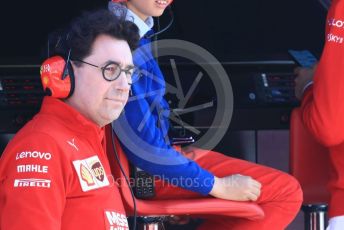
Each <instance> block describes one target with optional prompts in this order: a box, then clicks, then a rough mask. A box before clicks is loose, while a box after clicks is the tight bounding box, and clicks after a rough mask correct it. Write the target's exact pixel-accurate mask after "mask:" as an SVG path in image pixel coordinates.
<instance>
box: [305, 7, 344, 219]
mask: <svg viewBox="0 0 344 230" xmlns="http://www.w3.org/2000/svg"><path fill="white" fill-rule="evenodd" d="M325 36H326V37H325V39H326V42H325V47H324V50H323V53H322V57H321V59H320V61H319V64H318V66H317V69H316V72H315V76H314V86H313V87H312V88H310V89H309V90H307V91H306V93H305V96H304V98H303V100H302V106H301V107H302V110H303V120H304V123H305V124H306V126H307V128H308V129H309V130H310V131H311V132H312V134H313V135H314V136H315V137H316V138H317V139H318V140H319V141H320V142H321V143H322V144H323V145H325V146H327V147H328V148H329V149H330V158H331V162H332V166H333V167H332V168H331V169H330V170H331V181H330V183H329V189H330V191H331V201H330V210H329V216H330V217H334V216H340V215H344V205H343V204H344V1H342V0H334V1H333V2H332V6H331V8H330V10H329V12H328V16H327V23H326V34H325ZM315 170H316V169H315Z"/></svg>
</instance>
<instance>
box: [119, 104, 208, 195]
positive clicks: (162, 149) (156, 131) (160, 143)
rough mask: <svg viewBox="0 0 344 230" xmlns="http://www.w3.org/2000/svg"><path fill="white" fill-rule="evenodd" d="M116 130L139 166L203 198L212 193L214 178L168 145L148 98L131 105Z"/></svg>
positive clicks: (128, 152)
mask: <svg viewBox="0 0 344 230" xmlns="http://www.w3.org/2000/svg"><path fill="white" fill-rule="evenodd" d="M162 100H163V99H162ZM114 130H115V132H116V135H117V136H118V137H119V139H120V141H121V144H122V146H123V149H124V151H125V153H126V155H127V157H128V159H129V160H130V161H131V162H132V163H133V164H134V165H135V166H137V167H139V168H141V169H143V170H144V171H146V172H148V173H150V174H153V175H157V176H159V177H161V178H163V179H165V180H166V181H168V182H170V183H172V184H173V185H176V186H179V187H182V188H185V189H188V190H191V191H194V192H198V193H201V194H203V195H207V194H208V193H209V192H210V191H211V189H212V187H213V184H214V176H213V175H212V174H211V173H210V172H208V171H206V170H204V169H202V168H201V167H200V166H199V165H198V164H197V163H196V162H194V161H192V160H189V159H187V158H186V157H184V156H183V155H182V154H181V153H179V152H178V151H175V150H174V149H173V148H172V147H171V146H170V145H169V144H166V142H165V139H164V135H163V133H164V132H163V131H162V130H161V128H159V127H158V126H157V118H155V116H153V115H152V114H151V112H150V105H149V103H148V102H147V101H146V100H145V99H144V98H141V99H136V100H132V101H130V102H128V104H127V105H126V107H125V114H124V116H121V117H120V118H119V119H118V120H117V121H115V122H114Z"/></svg>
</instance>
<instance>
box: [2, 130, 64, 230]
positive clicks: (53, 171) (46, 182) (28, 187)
mask: <svg viewBox="0 0 344 230" xmlns="http://www.w3.org/2000/svg"><path fill="white" fill-rule="evenodd" d="M61 159H62V158H61V152H60V150H59V148H58V146H57V144H56V142H55V141H54V140H53V139H52V138H51V137H49V136H48V135H46V134H37V133H35V134H31V135H28V136H26V137H23V136H22V137H21V138H15V139H14V140H13V141H12V142H11V143H10V144H9V146H8V147H7V148H6V150H5V152H4V154H3V155H2V157H1V159H0V186H1V188H0V229H6V230H17V229H18V230H19V229H35V230H43V229H44V230H47V229H48V230H53V229H56V230H57V229H59V230H60V229H61V217H62V213H63V209H64V205H65V197H66V189H65V184H66V182H65V181H66V179H65V178H66V176H65V174H66V173H65V172H64V170H63V167H64V166H63V164H62V163H61V162H62V160H61ZM64 165H67V164H66V163H65V164H64Z"/></svg>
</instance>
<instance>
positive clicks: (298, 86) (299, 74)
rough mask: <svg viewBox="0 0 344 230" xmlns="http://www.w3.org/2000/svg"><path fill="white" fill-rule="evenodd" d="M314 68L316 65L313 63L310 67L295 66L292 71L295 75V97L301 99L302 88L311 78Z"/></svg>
mask: <svg viewBox="0 0 344 230" xmlns="http://www.w3.org/2000/svg"><path fill="white" fill-rule="evenodd" d="M315 69H316V65H314V66H313V67H312V68H302V67H297V68H296V69H295V70H294V73H295V75H296V78H295V96H296V98H297V99H299V100H301V99H302V96H303V93H304V92H303V91H304V88H305V86H306V85H307V84H308V83H309V82H311V81H312V80H313V76H314V72H315Z"/></svg>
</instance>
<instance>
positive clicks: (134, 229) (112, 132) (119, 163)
mask: <svg viewBox="0 0 344 230" xmlns="http://www.w3.org/2000/svg"><path fill="white" fill-rule="evenodd" d="M113 128H114V127H113V124H111V139H112V148H113V150H114V152H115V157H116V160H117V164H118V166H119V168H120V170H121V172H122V174H123V176H124V178H125V181H126V183H127V185H128V186H129V189H130V193H131V197H132V199H133V204H134V223H133V228H132V229H133V230H136V218H137V211H136V200H135V195H134V192H133V190H132V188H131V186H130V182H129V179H128V176H127V174H126V173H125V172H124V169H123V166H122V164H121V161H120V159H119V156H118V153H117V150H116V145H115V135H114V131H113ZM120 186H122V185H120Z"/></svg>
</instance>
